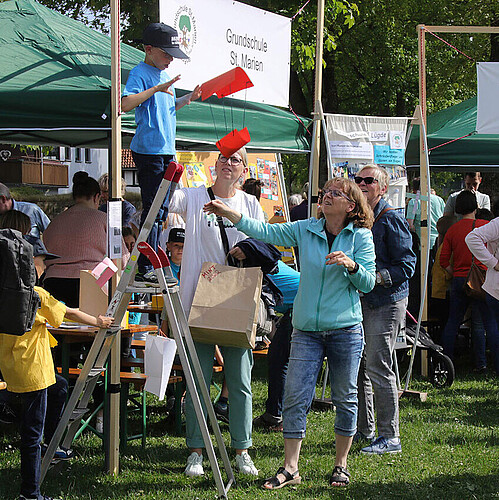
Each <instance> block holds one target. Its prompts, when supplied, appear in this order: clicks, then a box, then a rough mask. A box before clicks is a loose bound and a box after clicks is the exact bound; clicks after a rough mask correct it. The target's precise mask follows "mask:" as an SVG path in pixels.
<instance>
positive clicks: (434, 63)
mask: <svg viewBox="0 0 499 500" xmlns="http://www.w3.org/2000/svg"><path fill="white" fill-rule="evenodd" d="M40 1H41V3H43V4H45V5H47V6H49V7H51V8H53V9H55V10H58V11H60V12H62V13H64V14H66V15H70V16H71V17H74V18H76V19H79V20H81V21H83V22H85V23H86V24H89V25H91V26H93V27H95V28H98V29H100V30H101V31H104V32H106V31H108V30H109V0H57V1H56V0H40ZM242 1H243V3H246V4H248V5H252V6H254V7H259V8H262V9H266V10H269V11H271V12H275V13H277V14H281V15H284V16H287V17H290V18H291V17H292V16H294V15H295V13H296V12H297V11H298V9H299V8H300V7H301V6H302V5H303V4H304V3H305V0H242ZM325 3H326V9H325V28H324V56H323V69H324V73H323V97H322V101H323V107H324V110H325V111H326V112H329V113H346V114H362V115H385V116H411V115H412V113H413V111H414V108H415V106H416V104H417V103H418V46H417V44H418V39H417V31H416V28H417V25H418V24H426V25H456V26H457V25H461V26H463V25H464V26H466V25H478V26H491V25H499V0H458V1H450V0H403V1H400V0H356V1H355V3H354V2H353V1H350V0H325ZM121 10H122V39H123V41H124V42H127V43H132V44H133V43H135V42H134V40H135V39H139V38H140V37H141V34H142V30H143V29H144V27H145V26H146V25H147V24H148V23H150V22H155V21H158V20H159V10H158V0H141V1H140V2H137V1H135V0H121ZM316 22H317V3H316V2H315V1H311V2H310V3H309V4H308V5H307V6H306V7H305V8H304V9H303V11H302V12H301V14H299V15H297V17H296V18H295V19H294V20H293V24H292V40H291V74H290V103H291V106H292V107H293V109H294V110H295V112H297V113H298V114H301V115H305V116H310V114H311V113H312V110H313V101H314V66H315V41H316V40H315V38H316V36H315V34H316ZM439 36H440V37H441V38H444V39H445V40H446V41H448V42H449V43H451V44H452V45H455V46H456V47H458V48H459V49H460V50H461V51H463V52H464V53H466V54H468V55H469V56H470V57H471V58H472V59H473V60H469V59H467V58H466V57H465V56H463V55H461V54H459V53H458V52H457V51H455V50H453V49H452V48H450V47H448V46H447V45H446V44H445V43H443V42H442V41H440V40H438V39H437V38H435V37H433V36H432V35H431V34H429V33H427V35H426V40H427V43H426V49H427V52H426V56H427V111H428V113H432V112H434V111H438V110H440V109H444V108H446V107H448V106H451V105H453V104H456V103H458V102H461V101H462V100H464V99H467V98H469V97H471V96H473V95H475V94H476V69H475V61H490V60H495V61H499V36H495V37H494V36H492V37H491V36H490V35H486V34H476V35H473V36H470V35H466V34H456V35H454V34H439ZM290 158H292V157H290V156H288V157H286V159H285V166H286V168H287V173H288V174H289V176H290V178H291V179H295V180H296V183H297V184H299V183H301V182H302V180H303V179H304V177H305V176H304V175H300V174H299V173H298V170H299V168H304V165H305V164H306V162H302V161H296V162H295V161H294V160H292V159H290ZM288 166H289V167H288ZM294 187H295V186H294ZM296 187H298V186H296Z"/></svg>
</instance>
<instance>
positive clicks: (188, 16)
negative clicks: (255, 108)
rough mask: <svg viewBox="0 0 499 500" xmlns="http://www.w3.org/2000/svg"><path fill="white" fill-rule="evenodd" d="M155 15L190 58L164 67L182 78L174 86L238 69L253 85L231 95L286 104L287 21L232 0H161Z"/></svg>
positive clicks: (191, 85)
mask: <svg viewBox="0 0 499 500" xmlns="http://www.w3.org/2000/svg"><path fill="white" fill-rule="evenodd" d="M159 11H160V20H161V22H163V23H165V24H167V25H169V26H173V27H174V28H175V29H176V30H177V31H178V33H179V36H180V37H181V39H182V41H181V48H182V50H183V51H184V52H185V53H186V54H187V55H188V56H189V57H190V59H189V60H187V61H183V60H180V59H175V60H174V61H173V62H172V63H171V64H170V66H169V68H168V73H169V75H170V76H171V77H173V76H175V75H177V74H180V75H181V77H182V78H181V80H180V82H179V83H178V87H180V88H184V89H187V90H191V89H193V88H194V87H195V86H196V85H197V84H201V83H203V82H205V81H207V80H210V79H212V78H214V77H215V76H218V75H220V74H222V73H225V72H226V71H229V70H230V69H233V68H234V67H236V66H240V67H241V68H243V69H244V70H245V71H246V73H247V74H248V76H249V78H250V79H251V81H252V82H253V84H254V87H252V88H250V89H248V90H247V91H245V90H242V91H240V92H238V93H236V94H234V97H236V98H239V99H245V98H247V100H248V101H253V102H259V103H264V104H273V105H275V106H283V107H287V106H288V102H289V72H290V51H291V19H289V18H287V17H284V16H279V15H277V14H273V13H271V12H267V11H264V10H261V9H257V8H255V7H250V6H249V5H245V4H242V3H239V2H234V1H232V0H209V1H208V0H160V2H159ZM246 92H247V94H246Z"/></svg>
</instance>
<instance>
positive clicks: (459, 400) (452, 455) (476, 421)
mask: <svg viewBox="0 0 499 500" xmlns="http://www.w3.org/2000/svg"><path fill="white" fill-rule="evenodd" d="M466 371H467V368H466V367H465V368H463V367H459V366H458V375H457V380H456V382H455V383H454V385H453V386H452V387H451V388H444V389H435V388H433V387H432V386H431V385H429V384H428V383H427V382H425V381H423V380H416V381H415V382H414V384H413V385H412V387H411V388H412V389H417V390H422V391H426V392H428V400H427V401H426V402H425V403H421V402H420V401H419V400H414V399H402V400H401V404H400V422H401V435H402V447H403V452H402V453H401V454H398V455H390V456H380V457H372V456H367V455H361V454H360V453H359V449H358V448H355V447H354V448H353V449H352V452H351V455H350V459H349V470H350V472H351V474H352V482H351V484H350V485H349V486H348V488H346V489H341V490H340V489H335V490H334V491H332V489H331V488H330V487H329V486H328V476H329V474H330V472H331V470H332V467H333V464H334V461H333V453H334V445H333V440H334V434H333V424H334V413H333V412H330V411H328V412H316V411H312V412H310V414H309V417H308V436H307V438H306V440H305V441H304V446H303V451H302V457H301V461H300V473H301V475H302V477H303V482H302V484H301V485H299V486H298V487H296V488H293V489H292V488H291V487H286V488H284V489H281V490H278V491H276V492H264V491H262V490H261V489H260V485H261V482H262V479H263V478H264V477H267V476H269V475H273V473H274V472H275V470H276V469H277V468H278V467H279V466H280V465H281V462H282V456H283V451H282V450H283V448H282V436H281V435H280V434H276V433H268V432H263V431H260V430H255V432H254V433H253V439H254V446H253V449H252V450H251V455H252V457H253V459H254V462H255V464H256V466H257V467H258V468H259V469H260V477H259V478H258V479H257V478H255V479H253V478H251V479H247V478H246V477H243V476H238V475H237V474H236V480H237V481H238V483H237V488H234V489H231V491H230V492H229V498H234V499H248V498H269V499H270V498H319V499H329V498H331V497H333V496H334V497H335V498H345V499H346V498H362V499H364V498H369V499H370V498H383V499H392V498H393V499H395V498H397V499H417V500H421V499H446V500H447V499H489V498H499V379H498V378H497V377H492V376H491V375H490V374H489V376H488V377H487V378H485V377H483V376H474V375H464V374H465V373H466ZM264 375H265V361H264V360H257V361H256V365H255V370H254V384H253V389H254V414H255V415H259V414H260V413H261V412H262V411H263V408H264V401H265V397H266V384H265V377H264ZM149 399H150V404H149V406H148V415H149V417H148V439H147V447H146V450H142V449H141V448H140V445H139V442H138V441H136V442H134V443H131V444H130V445H129V448H128V450H127V452H126V453H125V454H124V455H122V457H121V474H120V475H119V476H118V477H116V478H113V477H111V476H108V475H107V474H105V473H104V472H103V468H104V457H103V452H102V449H101V442H100V440H99V439H98V438H97V437H95V436H93V435H90V434H85V435H84V436H83V437H81V438H80V439H79V440H78V441H77V442H76V443H75V445H74V449H75V450H76V452H77V453H78V455H79V456H78V458H77V459H75V460H74V461H73V462H72V463H71V464H70V465H66V466H64V467H63V468H62V470H61V471H59V472H57V473H55V472H50V473H49V475H48V477H47V479H46V481H45V483H44V485H43V488H42V491H43V492H45V494H47V495H48V494H50V495H53V496H60V497H63V498H65V499H68V500H69V499H89V500H90V499H91V500H97V499H108V498H116V499H132V498H146V499H163V498H178V499H180V498H182V499H183V498H186V499H213V498H216V489H215V485H214V482H213V477H212V475H211V473H210V471H209V469H208V466H207V465H208V461H207V460H205V470H206V471H207V473H206V477H205V478H196V479H188V478H186V477H185V476H184V475H183V474H182V471H183V468H184V466H185V461H186V459H187V455H188V453H187V450H186V448H185V443H184V439H183V438H182V437H178V436H175V435H173V428H172V426H171V424H169V423H168V422H167V421H166V419H165V417H164V415H163V414H162V410H163V404H160V403H159V402H158V401H157V400H156V399H155V398H153V397H151V398H149ZM222 430H223V432H224V436H225V438H226V442H228V439H229V435H228V429H227V426H225V424H222ZM18 445H19V438H18V435H17V433H16V429H15V427H14V426H4V427H0V477H1V481H0V498H1V499H9V498H12V499H14V498H17V492H18V491H19V482H20V476H19V453H18V451H17V448H16V447H17V446H18ZM229 453H230V455H231V456H233V453H231V452H230V451H229Z"/></svg>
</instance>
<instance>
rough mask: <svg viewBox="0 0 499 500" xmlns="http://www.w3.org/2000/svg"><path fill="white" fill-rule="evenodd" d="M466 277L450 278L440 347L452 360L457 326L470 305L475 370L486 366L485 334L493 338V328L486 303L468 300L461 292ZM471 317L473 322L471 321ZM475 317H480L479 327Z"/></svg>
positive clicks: (491, 314) (490, 310)
mask: <svg viewBox="0 0 499 500" xmlns="http://www.w3.org/2000/svg"><path fill="white" fill-rule="evenodd" d="M465 282H466V277H464V276H455V277H454V278H452V283H451V289H450V296H449V304H450V305H449V319H448V320H447V324H446V325H445V328H444V331H443V333H442V347H443V348H444V353H445V354H447V356H450V357H451V358H454V345H455V342H456V336H457V332H458V330H459V325H460V324H461V323H462V321H463V318H464V314H465V313H466V309H467V308H468V305H469V304H471V318H472V323H473V350H474V352H475V360H476V362H477V363H481V365H477V368H480V367H481V366H485V365H486V361H485V332H484V331H483V327H485V329H486V330H487V333H488V335H489V337H494V331H495V330H497V327H496V326H495V321H494V316H493V313H492V309H489V307H488V306H487V303H486V302H482V301H480V300H473V299H470V298H469V297H468V296H467V295H466V294H465V293H464V290H463V286H464V283H465ZM473 317H474V318H475V320H474V321H473ZM477 317H481V319H482V322H483V324H482V325H480V322H479V321H476V318H477Z"/></svg>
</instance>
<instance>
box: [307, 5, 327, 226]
mask: <svg viewBox="0 0 499 500" xmlns="http://www.w3.org/2000/svg"><path fill="white" fill-rule="evenodd" d="M323 39H324V0H317V33H316V41H315V88H314V129H313V137H312V145H313V147H312V151H311V160H310V168H311V172H310V174H309V179H310V184H309V201H308V205H309V207H310V209H309V210H310V212H309V216H310V215H314V216H315V215H316V214H317V201H314V200H317V194H318V192H319V159H320V151H321V122H320V120H318V113H319V109H318V106H317V101H319V102H320V101H321V100H322V53H323ZM310 194H312V196H310Z"/></svg>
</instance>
